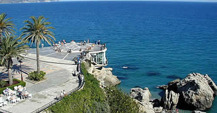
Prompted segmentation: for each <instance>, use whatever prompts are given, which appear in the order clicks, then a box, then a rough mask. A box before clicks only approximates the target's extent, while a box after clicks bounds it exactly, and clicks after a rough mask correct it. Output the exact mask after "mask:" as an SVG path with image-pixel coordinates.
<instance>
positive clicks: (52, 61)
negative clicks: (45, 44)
mask: <svg viewBox="0 0 217 113" xmlns="http://www.w3.org/2000/svg"><path fill="white" fill-rule="evenodd" d="M40 65H41V70H43V71H46V73H47V75H46V80H44V81H41V82H39V83H36V84H33V83H31V82H28V81H27V85H26V87H27V91H28V92H30V93H32V94H33V97H32V99H25V100H23V101H22V102H19V103H15V104H9V105H7V106H4V107H2V109H3V110H7V111H10V112H13V113H31V112H32V111H34V110H36V109H38V108H40V107H42V106H43V105H45V104H47V103H49V102H50V101H52V100H54V98H55V97H56V96H59V95H60V92H61V91H62V90H65V91H66V92H68V91H70V90H72V89H75V88H76V87H77V86H78V85H79V83H78V78H77V77H74V76H72V73H73V72H74V71H75V70H76V65H74V62H73V61H70V60H63V59H59V58H54V57H47V56H40ZM35 69H36V60H35V54H28V55H27V56H26V60H24V63H23V64H22V70H23V71H24V72H25V71H29V70H31V71H32V70H35ZM27 73H28V72H27ZM15 76H17V77H19V75H15ZM24 76H27V75H25V74H24Z"/></svg>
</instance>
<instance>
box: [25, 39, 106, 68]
mask: <svg viewBox="0 0 217 113" xmlns="http://www.w3.org/2000/svg"><path fill="white" fill-rule="evenodd" d="M106 51H107V48H106V45H105V44H100V43H99V42H97V43H88V42H86V41H83V42H79V43H78V42H75V41H71V42H70V43H66V42H65V41H64V40H63V41H62V42H59V43H58V44H53V46H49V47H43V45H41V48H40V51H39V52H40V56H46V57H54V58H58V59H63V60H70V61H76V60H77V59H78V58H82V57H85V59H89V60H90V61H91V62H92V63H93V64H94V65H95V66H96V67H103V66H107V64H108V61H107V58H106ZM28 53H32V54H35V53H36V50H35V48H32V49H30V50H28Z"/></svg>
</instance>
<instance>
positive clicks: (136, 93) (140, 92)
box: [130, 88, 151, 102]
mask: <svg viewBox="0 0 217 113" xmlns="http://www.w3.org/2000/svg"><path fill="white" fill-rule="evenodd" d="M130 96H131V97H132V98H133V99H136V100H138V101H140V102H149V101H150V98H151V93H150V91H149V89H148V88H144V89H142V88H132V89H131V91H130Z"/></svg>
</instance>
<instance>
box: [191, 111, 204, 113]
mask: <svg viewBox="0 0 217 113" xmlns="http://www.w3.org/2000/svg"><path fill="white" fill-rule="evenodd" d="M192 113H206V112H202V111H193V112H192Z"/></svg>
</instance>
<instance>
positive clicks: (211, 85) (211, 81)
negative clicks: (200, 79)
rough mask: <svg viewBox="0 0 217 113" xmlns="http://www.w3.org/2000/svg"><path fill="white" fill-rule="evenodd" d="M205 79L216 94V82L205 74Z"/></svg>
mask: <svg viewBox="0 0 217 113" xmlns="http://www.w3.org/2000/svg"><path fill="white" fill-rule="evenodd" d="M205 78H206V80H207V81H208V83H209V86H210V87H211V88H212V90H213V91H214V94H215V95H217V86H216V84H215V83H214V82H213V80H212V79H211V78H210V77H209V75H207V74H206V75H205Z"/></svg>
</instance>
